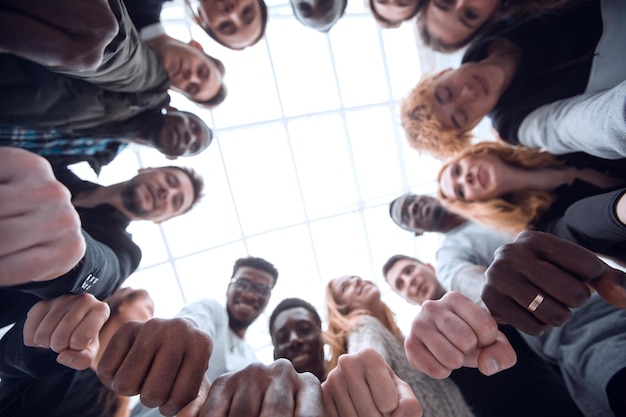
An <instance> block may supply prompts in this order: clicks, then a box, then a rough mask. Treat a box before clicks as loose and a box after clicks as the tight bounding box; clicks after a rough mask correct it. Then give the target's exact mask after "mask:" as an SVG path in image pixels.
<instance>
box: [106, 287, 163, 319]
mask: <svg viewBox="0 0 626 417" xmlns="http://www.w3.org/2000/svg"><path fill="white" fill-rule="evenodd" d="M104 302H105V303H107V304H108V305H109V308H110V309H111V316H110V317H109V321H110V320H111V319H113V318H115V319H117V321H119V322H121V323H126V322H128V321H131V320H137V321H148V320H150V319H151V318H152V317H153V316H154V301H152V298H150V294H148V291H146V290H143V289H139V290H136V289H133V288H130V287H125V288H120V289H119V290H117V291H115V292H114V293H113V295H111V296H110V297H108V298H107V299H105V300H104Z"/></svg>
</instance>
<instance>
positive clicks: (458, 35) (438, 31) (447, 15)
mask: <svg viewBox="0 0 626 417" xmlns="http://www.w3.org/2000/svg"><path fill="white" fill-rule="evenodd" d="M501 3H502V1H501V0H430V1H429V2H428V5H427V6H426V9H425V11H424V13H425V23H426V29H427V31H428V33H430V35H431V37H433V38H435V39H437V40H438V41H439V43H442V44H445V45H458V44H462V43H463V42H464V41H465V40H467V39H470V38H471V37H472V36H473V35H474V34H475V33H476V32H477V31H478V29H479V28H481V27H482V25H483V24H485V23H486V22H487V21H490V20H491V19H493V18H495V16H496V14H497V13H498V10H500V6H501Z"/></svg>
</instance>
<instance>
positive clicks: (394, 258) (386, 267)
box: [383, 255, 424, 280]
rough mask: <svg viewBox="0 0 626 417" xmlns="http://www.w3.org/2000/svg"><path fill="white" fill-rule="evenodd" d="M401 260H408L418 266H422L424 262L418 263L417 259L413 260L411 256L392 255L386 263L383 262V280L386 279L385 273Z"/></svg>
mask: <svg viewBox="0 0 626 417" xmlns="http://www.w3.org/2000/svg"><path fill="white" fill-rule="evenodd" d="M403 259H408V260H409V261H415V262H418V263H420V264H423V263H424V262H422V261H420V260H419V259H417V258H414V257H412V256H408V255H393V256H392V257H391V258H389V259H387V262H385V264H384V265H383V276H384V277H385V280H386V279H387V273H388V272H389V270H390V269H391V268H393V266H394V265H395V264H396V262H398V261H401V260H403Z"/></svg>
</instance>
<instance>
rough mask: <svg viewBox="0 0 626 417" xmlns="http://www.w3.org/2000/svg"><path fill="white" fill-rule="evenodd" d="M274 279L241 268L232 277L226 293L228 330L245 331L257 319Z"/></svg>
mask: <svg viewBox="0 0 626 417" xmlns="http://www.w3.org/2000/svg"><path fill="white" fill-rule="evenodd" d="M273 284H274V278H273V277H272V275H271V274H269V273H268V272H265V271H262V270H260V269H256V268H252V267H249V266H243V267H241V268H239V269H238V270H237V272H236V273H235V275H234V276H233V277H232V280H231V283H230V285H229V286H228V291H227V293H226V310H227V311H228V317H229V325H230V328H231V329H233V331H235V332H245V330H246V329H247V328H248V326H250V324H252V322H254V320H256V319H257V317H259V315H260V314H261V313H262V312H263V310H264V309H265V307H266V306H267V303H268V302H269V300H270V296H271V288H272V285H273Z"/></svg>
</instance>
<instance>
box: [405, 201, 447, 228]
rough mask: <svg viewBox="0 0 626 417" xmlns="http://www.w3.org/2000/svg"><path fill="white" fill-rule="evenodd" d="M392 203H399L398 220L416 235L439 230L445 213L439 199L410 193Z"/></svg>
mask: <svg viewBox="0 0 626 417" xmlns="http://www.w3.org/2000/svg"><path fill="white" fill-rule="evenodd" d="M394 204H401V207H400V208H399V214H400V219H399V220H400V222H401V223H402V224H403V225H404V227H406V228H409V229H411V230H412V231H414V232H415V234H416V235H421V234H422V233H423V232H437V231H440V230H441V226H442V225H443V220H444V218H445V216H446V213H447V211H446V209H445V208H444V207H443V206H442V205H441V203H440V202H439V200H437V199H436V198H434V197H430V196H426V195H411V196H409V197H407V198H405V199H402V200H398V201H396V202H394ZM394 208H395V207H394Z"/></svg>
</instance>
